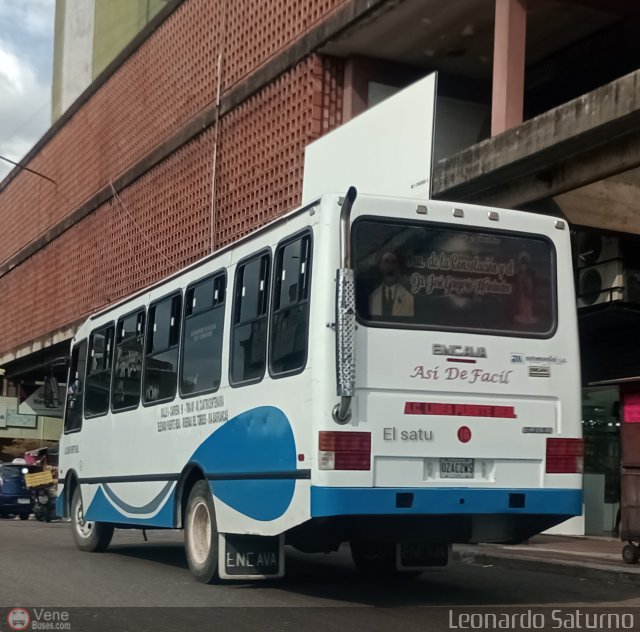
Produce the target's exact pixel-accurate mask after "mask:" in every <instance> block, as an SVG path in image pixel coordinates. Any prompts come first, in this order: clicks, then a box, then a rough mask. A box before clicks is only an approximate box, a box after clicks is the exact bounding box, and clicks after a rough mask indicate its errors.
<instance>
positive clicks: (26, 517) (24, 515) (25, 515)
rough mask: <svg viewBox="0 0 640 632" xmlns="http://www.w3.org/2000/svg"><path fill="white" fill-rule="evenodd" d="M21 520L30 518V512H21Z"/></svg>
mask: <svg viewBox="0 0 640 632" xmlns="http://www.w3.org/2000/svg"><path fill="white" fill-rule="evenodd" d="M20 520H29V514H28V513H21V514H20Z"/></svg>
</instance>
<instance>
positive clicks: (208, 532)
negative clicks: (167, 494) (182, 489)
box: [184, 481, 218, 584]
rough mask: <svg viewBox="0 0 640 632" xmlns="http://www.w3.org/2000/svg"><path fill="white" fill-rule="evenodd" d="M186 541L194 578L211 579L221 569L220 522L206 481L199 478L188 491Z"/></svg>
mask: <svg viewBox="0 0 640 632" xmlns="http://www.w3.org/2000/svg"><path fill="white" fill-rule="evenodd" d="M184 543H185V549H186V552H187V561H188V562H189V569H190V570H191V572H192V573H193V575H194V576H195V578H196V579H197V580H198V581H201V582H203V583H205V584H209V583H211V582H212V581H213V580H214V579H215V577H216V573H217V570H218V526H217V522H216V512H215V508H214V506H213V496H212V495H211V488H210V487H209V483H208V482H207V481H198V482H197V483H196V484H195V485H194V486H193V489H192V490H191V493H190V494H189V500H188V501H187V510H186V519H185V527H184Z"/></svg>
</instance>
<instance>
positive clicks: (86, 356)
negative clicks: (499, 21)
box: [62, 337, 89, 435]
mask: <svg viewBox="0 0 640 632" xmlns="http://www.w3.org/2000/svg"><path fill="white" fill-rule="evenodd" d="M82 343H85V344H86V345H87V346H86V349H85V352H84V375H83V376H82V378H83V379H82V407H81V408H80V426H79V427H78V428H77V429H75V430H67V406H68V403H69V378H70V377H71V366H72V365H71V364H69V375H68V376H67V392H66V394H65V400H64V418H63V419H62V433H63V434H65V435H70V434H76V433H77V432H81V431H82V426H83V422H84V387H85V382H86V380H87V366H88V362H87V358H88V356H89V338H88V337H87V338H82V339H81V340H78V341H76V343H75V344H74V345H73V346H72V347H71V356H70V359H71V361H73V352H74V350H75V349H76V347H79V346H80V345H81V344H82Z"/></svg>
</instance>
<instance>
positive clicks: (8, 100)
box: [0, 0, 55, 180]
mask: <svg viewBox="0 0 640 632" xmlns="http://www.w3.org/2000/svg"><path fill="white" fill-rule="evenodd" d="M54 13H55V3H54V0H20V1H19V2H16V1H15V0H0V155H2V156H6V157H7V158H10V159H11V160H15V161H16V162H17V161H19V160H20V159H21V158H22V157H23V156H24V154H25V153H27V152H28V151H29V149H31V147H32V146H33V145H34V144H35V143H36V141H37V140H38V139H39V138H40V137H41V136H42V134H44V133H45V131H46V130H47V129H48V127H49V125H50V123H51V74H52V63H53V62H52V58H53V27H54ZM12 168H13V167H12V166H11V165H10V164H8V163H6V162H4V161H0V180H1V179H3V178H4V177H5V176H6V175H7V173H9V171H11V169H12Z"/></svg>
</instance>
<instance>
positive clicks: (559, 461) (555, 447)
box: [546, 438, 584, 474]
mask: <svg viewBox="0 0 640 632" xmlns="http://www.w3.org/2000/svg"><path fill="white" fill-rule="evenodd" d="M583 463H584V441H583V440H582V439H561V438H549V439H547V470H546V471H547V474H581V473H582V469H583V467H582V466H583Z"/></svg>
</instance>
